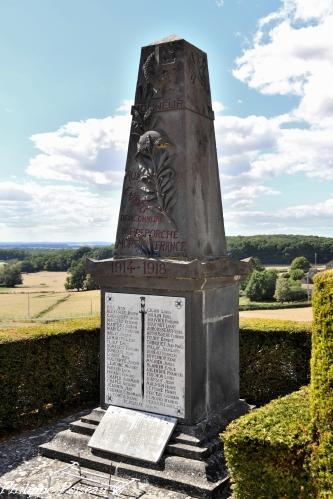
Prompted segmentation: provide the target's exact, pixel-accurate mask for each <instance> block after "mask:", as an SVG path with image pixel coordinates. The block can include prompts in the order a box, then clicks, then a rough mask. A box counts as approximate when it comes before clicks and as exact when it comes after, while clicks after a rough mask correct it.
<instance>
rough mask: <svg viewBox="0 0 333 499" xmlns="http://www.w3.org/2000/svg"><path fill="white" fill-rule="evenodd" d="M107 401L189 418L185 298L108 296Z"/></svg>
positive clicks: (106, 326)
mask: <svg viewBox="0 0 333 499" xmlns="http://www.w3.org/2000/svg"><path fill="white" fill-rule="evenodd" d="M105 359H106V361H105V401H106V403H108V404H112V405H116V406H117V405H118V406H121V407H129V408H132V409H141V410H146V411H149V412H153V413H158V414H164V415H168V416H177V417H184V415H185V407H184V397H185V298H183V297H170V296H156V295H144V296H143V295H138V294H124V293H106V294H105Z"/></svg>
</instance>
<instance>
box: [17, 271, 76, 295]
mask: <svg viewBox="0 0 333 499" xmlns="http://www.w3.org/2000/svg"><path fill="white" fill-rule="evenodd" d="M67 275H68V274H67V272H46V271H44V272H35V273H33V274H23V276H22V277H23V284H20V285H19V286H16V288H14V291H15V292H22V291H25V292H29V293H34V292H35V291H56V292H59V291H66V290H65V280H66V277H67Z"/></svg>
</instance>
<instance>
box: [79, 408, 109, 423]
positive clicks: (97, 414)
mask: <svg viewBox="0 0 333 499" xmlns="http://www.w3.org/2000/svg"><path fill="white" fill-rule="evenodd" d="M104 414H105V411H104V410H103V409H101V408H100V407H98V408H97V409H94V410H93V411H91V413H90V414H87V415H86V416H83V418H81V421H83V422H85V423H89V424H94V425H98V424H99V422H100V421H101V419H102V417H103V416H104Z"/></svg>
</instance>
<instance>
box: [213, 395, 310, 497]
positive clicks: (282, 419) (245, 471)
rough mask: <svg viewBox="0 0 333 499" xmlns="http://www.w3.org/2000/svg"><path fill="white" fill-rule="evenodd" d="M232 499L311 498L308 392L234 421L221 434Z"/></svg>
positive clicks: (271, 404) (268, 405)
mask: <svg viewBox="0 0 333 499" xmlns="http://www.w3.org/2000/svg"><path fill="white" fill-rule="evenodd" d="M221 438H222V440H223V442H224V452H225V456H226V460H227V465H228V468H229V471H230V476H231V482H232V490H233V497H235V498H239V499H246V498H249V499H250V498H251V499H258V498H263V499H267V498H272V499H273V498H276V499H277V498H288V499H289V498H301V497H304V498H311V497H315V496H314V490H313V486H312V482H311V477H310V471H309V463H310V455H311V443H312V432H311V416H310V409H309V391H308V389H307V388H303V389H301V390H300V391H298V392H294V393H292V394H290V395H287V396H286V397H283V398H281V399H278V400H274V401H272V402H270V403H269V404H267V405H266V406H264V407H261V408H260V409H257V410H255V411H253V412H251V413H249V414H247V415H245V416H243V417H241V418H239V419H237V420H235V421H233V422H232V423H231V424H230V425H229V426H228V427H227V429H226V431H225V432H224V433H222V435H221Z"/></svg>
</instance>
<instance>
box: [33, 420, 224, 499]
mask: <svg viewBox="0 0 333 499" xmlns="http://www.w3.org/2000/svg"><path fill="white" fill-rule="evenodd" d="M88 441H89V436H87V435H82V434H77V433H74V432H71V431H70V430H65V431H63V432H60V433H58V434H57V436H56V437H55V438H54V439H53V440H52V441H51V442H48V443H46V444H44V445H42V446H40V448H39V449H40V454H42V455H43V456H45V457H49V458H53V459H59V460H61V461H65V462H71V461H79V462H80V464H81V466H84V467H86V468H89V469H94V470H96V471H101V472H104V473H109V472H110V463H111V462H112V466H114V468H115V469H117V474H118V476H120V477H127V478H139V479H141V480H147V481H148V482H149V483H152V484H160V485H163V486H164V487H166V488H169V489H171V490H181V491H184V492H186V493H187V494H188V495H190V496H193V497H198V498H211V497H218V496H217V494H220V493H221V492H222V491H223V490H227V489H228V475H227V472H226V471H225V470H224V469H223V466H222V465H221V475H220V477H219V479H218V480H216V481H209V480H208V479H207V477H206V463H205V462H204V461H199V460H195V459H186V458H183V457H180V456H165V457H163V458H162V460H161V462H160V463H158V465H157V466H154V465H153V466H152V465H151V464H150V463H145V462H143V461H142V462H141V461H140V462H138V461H136V462H134V461H132V462H130V461H129V460H126V459H124V458H122V457H121V456H115V455H114V456H111V458H112V459H111V460H110V459H106V458H104V457H100V456H97V455H95V454H92V452H91V451H90V450H89V449H88V448H87V442H88Z"/></svg>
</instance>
